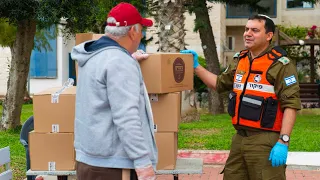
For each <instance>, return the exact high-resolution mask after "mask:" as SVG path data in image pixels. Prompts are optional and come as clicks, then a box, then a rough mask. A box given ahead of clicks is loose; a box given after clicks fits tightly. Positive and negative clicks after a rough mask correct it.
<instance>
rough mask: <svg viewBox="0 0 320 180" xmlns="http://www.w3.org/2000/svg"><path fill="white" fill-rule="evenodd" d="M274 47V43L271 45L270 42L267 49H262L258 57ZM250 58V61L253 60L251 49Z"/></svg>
mask: <svg viewBox="0 0 320 180" xmlns="http://www.w3.org/2000/svg"><path fill="white" fill-rule="evenodd" d="M272 48H274V45H271V44H270V45H269V46H268V47H267V49H265V50H264V51H262V52H261V53H260V54H259V55H258V56H257V57H261V56H263V55H265V54H266V53H267V52H269V51H271V49H272ZM248 58H249V60H250V61H251V60H252V57H251V53H250V51H249V52H248Z"/></svg>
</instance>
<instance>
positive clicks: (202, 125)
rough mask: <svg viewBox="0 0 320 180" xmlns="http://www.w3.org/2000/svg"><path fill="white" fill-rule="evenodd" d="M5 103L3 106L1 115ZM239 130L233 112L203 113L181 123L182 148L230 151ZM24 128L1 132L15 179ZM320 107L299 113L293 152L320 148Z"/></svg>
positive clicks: (27, 110) (20, 172)
mask: <svg viewBox="0 0 320 180" xmlns="http://www.w3.org/2000/svg"><path fill="white" fill-rule="evenodd" d="M1 113H2V106H0V116H1ZM32 114H33V112H32V105H24V106H23V110H22V117H21V119H22V122H21V123H22V124H23V123H24V121H25V120H27V119H28V118H29V117H30V116H31V115H32ZM234 133H235V130H234V129H233V126H232V125H231V120H230V117H229V115H227V114H222V115H217V116H212V115H209V114H203V115H202V116H201V119H200V121H197V122H191V123H181V124H180V130H179V141H178V143H179V149H211V150H229V148H230V143H231V137H232V135H233V134H234ZM19 138H20V128H17V129H16V130H10V131H6V132H0V148H1V147H5V146H10V150H11V160H12V163H11V168H12V169H13V173H14V180H22V179H24V178H25V171H26V167H25V163H26V160H25V150H24V147H23V146H22V145H21V144H20V141H19ZM319 139H320V109H316V110H303V111H301V112H300V113H299V114H298V116H297V122H296V124H295V127H294V130H293V133H292V136H291V144H290V149H289V150H290V151H318V152H319V151H320V140H319Z"/></svg>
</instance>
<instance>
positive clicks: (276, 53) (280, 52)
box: [268, 46, 287, 60]
mask: <svg viewBox="0 0 320 180" xmlns="http://www.w3.org/2000/svg"><path fill="white" fill-rule="evenodd" d="M284 56H287V52H286V51H285V50H284V49H282V48H281V47H280V46H275V47H273V48H272V49H271V50H270V52H269V53H268V57H269V59H271V60H277V59H280V58H281V57H284Z"/></svg>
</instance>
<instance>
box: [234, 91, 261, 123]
mask: <svg viewBox="0 0 320 180" xmlns="http://www.w3.org/2000/svg"><path fill="white" fill-rule="evenodd" d="M263 102H264V98H263V97H260V96H253V95H244V96H243V98H242V101H241V108H240V114H239V116H240V117H241V118H244V119H247V120H252V121H259V120H260V116H261V112H262V107H263Z"/></svg>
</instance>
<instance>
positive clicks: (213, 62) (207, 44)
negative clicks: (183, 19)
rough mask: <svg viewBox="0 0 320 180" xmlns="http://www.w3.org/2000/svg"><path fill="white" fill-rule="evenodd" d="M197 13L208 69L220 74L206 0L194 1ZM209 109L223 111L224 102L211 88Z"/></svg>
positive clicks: (197, 22)
mask: <svg viewBox="0 0 320 180" xmlns="http://www.w3.org/2000/svg"><path fill="white" fill-rule="evenodd" d="M193 3H194V7H195V11H194V12H195V15H196V28H198V29H199V34H200V39H201V45H202V48H203V53H204V57H205V59H206V63H207V69H208V71H210V72H212V73H213V74H217V75H219V74H220V64H219V59H218V54H217V47H216V43H215V41H214V35H213V32H212V27H211V23H210V18H209V12H208V8H207V3H206V0H197V1H193ZM208 101H209V111H210V112H211V113H212V114H220V113H223V111H224V108H223V103H222V99H221V98H220V96H219V94H218V93H217V92H216V91H214V90H212V89H209V96H208Z"/></svg>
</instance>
